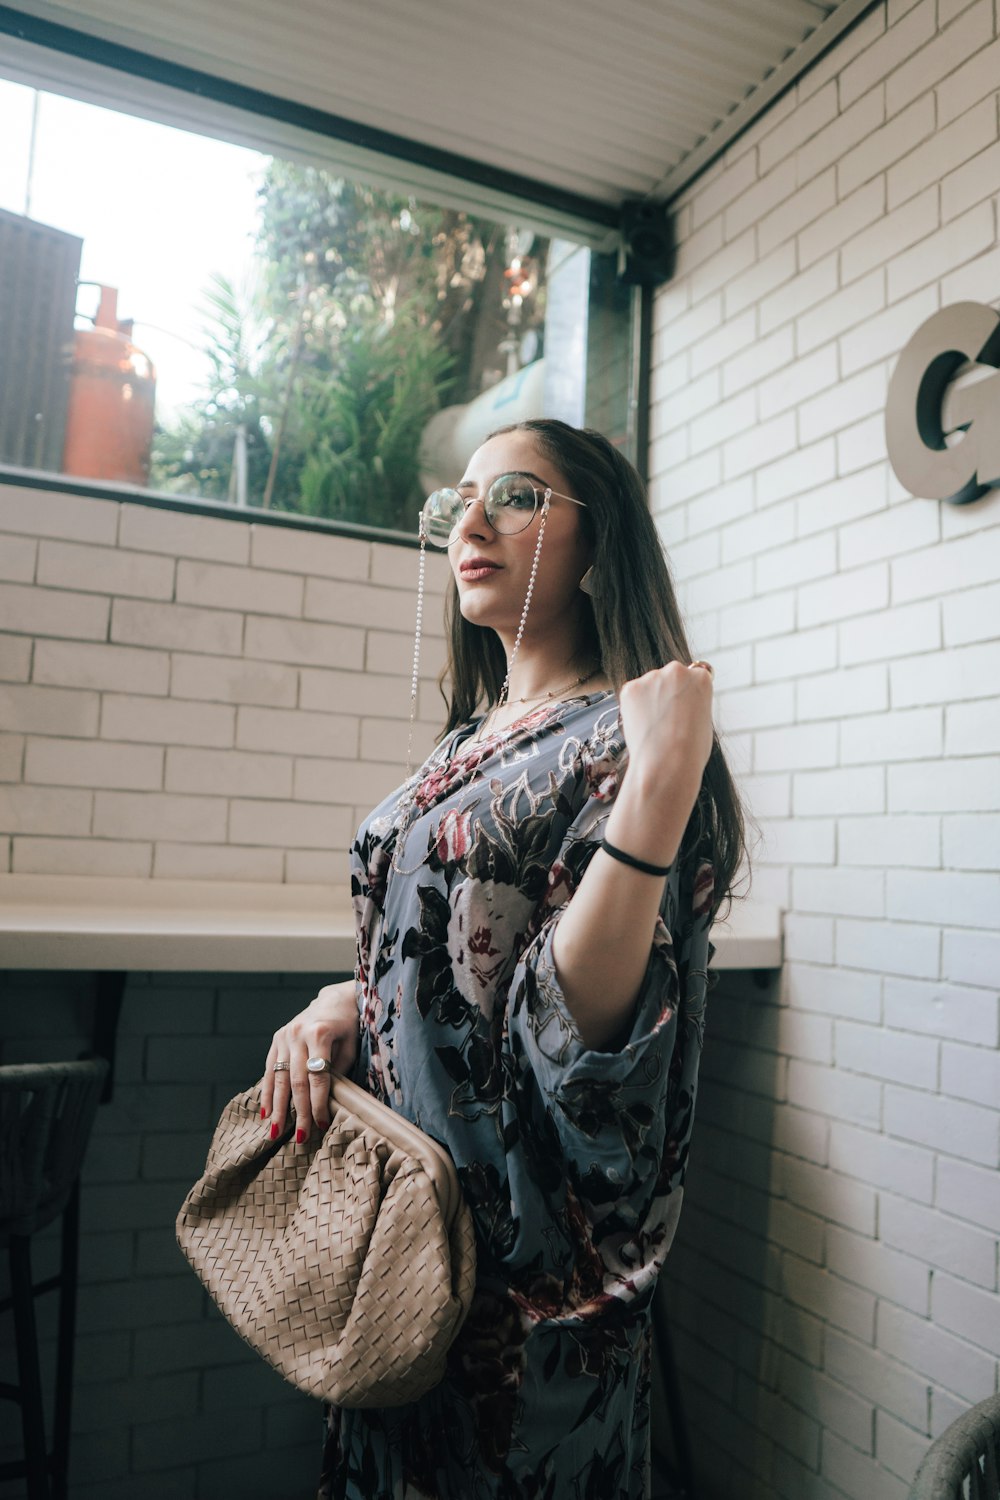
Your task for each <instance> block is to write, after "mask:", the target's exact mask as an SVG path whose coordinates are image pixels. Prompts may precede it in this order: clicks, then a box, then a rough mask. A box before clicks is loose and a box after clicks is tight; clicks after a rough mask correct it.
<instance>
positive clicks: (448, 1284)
mask: <svg viewBox="0 0 1000 1500" xmlns="http://www.w3.org/2000/svg"><path fill="white" fill-rule="evenodd" d="M330 1105H331V1118H330V1126H329V1129H328V1130H327V1131H326V1132H325V1133H324V1135H323V1136H322V1137H319V1136H318V1134H317V1132H315V1131H314V1132H313V1134H312V1136H311V1137H310V1139H309V1140H308V1141H306V1142H304V1143H303V1144H302V1145H298V1146H297V1145H295V1143H294V1140H293V1136H294V1121H292V1122H291V1123H289V1125H288V1127H287V1129H286V1131H285V1134H284V1136H283V1137H282V1138H281V1139H279V1140H277V1141H271V1140H269V1139H268V1138H267V1127H266V1125H264V1124H263V1123H262V1121H261V1118H260V1108H261V1105H260V1086H259V1085H258V1086H257V1087H256V1088H254V1089H252V1090H250V1092H249V1093H246V1094H238V1095H237V1096H236V1098H235V1099H232V1100H231V1101H230V1102H229V1104H228V1105H227V1106H226V1109H225V1110H224V1112H223V1115H222V1118H221V1119H220V1121H219V1123H218V1125H217V1126H216V1130H215V1135H214V1136H213V1138H212V1144H211V1147H210V1149H209V1153H208V1160H207V1162H206V1163H205V1172H204V1175H203V1176H202V1177H201V1178H200V1180H199V1181H198V1182H196V1183H195V1185H194V1187H193V1188H192V1189H191V1191H190V1192H189V1193H188V1195H187V1198H186V1199H185V1200H184V1204H183V1207H182V1208H181V1211H180V1213H179V1215H178V1217H177V1239H178V1243H179V1244H180V1247H181V1249H182V1250H183V1252H184V1254H185V1255H186V1256H187V1258H188V1260H189V1261H190V1262H191V1264H192V1266H193V1267H194V1269H195V1271H196V1272H197V1273H198V1275H199V1276H200V1278H201V1280H202V1281H203V1282H204V1284H205V1286H206V1287H207V1288H208V1290H209V1292H210V1293H211V1295H212V1297H213V1298H214V1299H215V1301H216V1303H217V1304H218V1306H219V1307H220V1309H221V1310H222V1312H223V1313H224V1314H225V1316H226V1317H227V1318H228V1320H229V1322H230V1323H232V1325H233V1327H234V1328H235V1329H236V1331H237V1332H238V1333H240V1334H241V1335H242V1336H243V1338H245V1339H246V1341H247V1343H248V1344H250V1345H251V1346H252V1347H253V1348H254V1349H256V1350H257V1352H258V1354H261V1355H263V1357H264V1358H265V1359H266V1360H267V1361H268V1363H269V1364H272V1365H273V1366H274V1367H275V1369H276V1370H279V1371H280V1372H281V1374H282V1375H284V1377H285V1378H286V1380H290V1381H291V1382H292V1384H293V1385H295V1386H297V1387H298V1388H299V1390H301V1391H305V1392H306V1393H307V1394H309V1395H311V1396H319V1397H322V1398H323V1399H324V1400H326V1401H331V1402H334V1403H336V1404H337V1405H339V1406H399V1405H402V1404H403V1403H404V1402H407V1401H414V1400H416V1399H417V1397H418V1396H422V1395H423V1394H424V1393H425V1392H426V1391H428V1390H430V1389H431V1387H432V1386H434V1385H436V1384H437V1383H438V1381H439V1380H440V1379H441V1377H442V1375H443V1374H444V1367H445V1358H446V1356H447V1352H448V1349H449V1347H450V1345H451V1344H452V1342H453V1340H454V1338H455V1335H456V1334H457V1333H458V1331H459V1329H460V1328H461V1326H462V1323H463V1321H464V1319H465V1316H466V1314H467V1313H468V1311H469V1305H470V1303H471V1301H472V1291H473V1285H474V1283H475V1275H476V1251H475V1238H474V1234H473V1228H472V1217H471V1215H470V1213H469V1209H468V1205H467V1204H466V1203H465V1201H464V1199H463V1198H462V1195H461V1192H460V1190H459V1184H458V1177H457V1175H456V1172H455V1167H454V1164H453V1162H452V1161H451V1158H450V1157H449V1156H448V1154H447V1152H446V1151H445V1150H444V1149H443V1147H441V1146H439V1145H438V1143H437V1142H436V1141H434V1140H432V1139H431V1138H430V1136H427V1135H425V1134H424V1133H423V1131H421V1130H418V1129H417V1127H416V1126H415V1125H411V1124H410V1122H409V1121H408V1120H405V1119H403V1118H402V1117H401V1116H400V1115H397V1114H394V1113H393V1111H392V1110H390V1109H387V1108H386V1106H385V1105H383V1104H380V1103H379V1102H378V1100H376V1099H373V1098H372V1096H371V1095H370V1094H367V1093H366V1092H365V1091H364V1089H361V1088H359V1087H358V1086H357V1085H356V1084H353V1083H351V1082H350V1081H349V1080H348V1079H345V1078H341V1077H339V1076H337V1075H336V1074H334V1075H333V1076H332V1078H331V1098H330Z"/></svg>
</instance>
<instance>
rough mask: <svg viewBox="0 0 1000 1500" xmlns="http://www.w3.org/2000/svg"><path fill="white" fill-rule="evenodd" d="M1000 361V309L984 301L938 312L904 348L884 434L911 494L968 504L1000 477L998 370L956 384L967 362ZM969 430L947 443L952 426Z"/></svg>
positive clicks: (892, 460)
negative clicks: (946, 418)
mask: <svg viewBox="0 0 1000 1500" xmlns="http://www.w3.org/2000/svg"><path fill="white" fill-rule="evenodd" d="M970 362H971V363H973V364H980V365H992V366H994V368H995V367H996V366H997V365H1000V314H998V313H996V312H994V311H993V309H992V308H991V307H983V306H982V305H981V304H980V303H978V302H957V303H955V305H954V306H953V307H944V308H942V309H941V311H940V312H936V313H934V314H933V316H932V317H930V318H928V319H927V322H926V323H924V324H922V325H921V327H920V328H918V329H917V331H916V333H915V334H914V335H913V337H912V338H911V339H910V341H909V343H908V344H907V345H906V347H905V349H904V350H903V352H902V354H901V355H900V356H899V363H898V364H897V366H896V368H895V370H894V371H893V375H892V379H891V380H890V382H889V395H888V400H887V401H886V408H885V437H886V446H887V448H888V451H889V462H890V463H891V464H892V467H893V469H894V471H895V474H896V477H897V479H898V480H899V482H900V483H901V484H902V485H903V486H904V487H905V488H906V489H908V490H909V492H910V494H911V495H916V496H919V497H922V498H924V499H926V500H950V501H952V502H953V503H954V504H959V505H961V504H964V503H965V502H966V501H968V500H976V499H978V497H979V496H980V495H982V494H984V493H985V492H986V490H988V489H989V488H991V486H993V485H998V484H1000V373H998V374H995V375H989V376H986V377H985V378H984V379H981V380H978V381H976V382H975V383H973V384H969V385H964V386H961V387H959V388H958V389H956V390H955V391H954V392H953V393H952V395H951V398H950V401H949V422H948V430H947V431H946V430H945V426H944V413H943V408H944V400H945V396H946V394H947V392H948V387H949V385H950V384H951V381H952V380H953V379H954V377H955V375H956V374H957V373H958V371H959V370H960V369H961V368H962V366H963V365H964V364H966V363H970ZM959 433H961V434H963V435H962V436H961V437H959V438H958V441H953V443H952V445H951V446H950V447H949V445H948V442H947V438H948V436H950V435H951V434H959Z"/></svg>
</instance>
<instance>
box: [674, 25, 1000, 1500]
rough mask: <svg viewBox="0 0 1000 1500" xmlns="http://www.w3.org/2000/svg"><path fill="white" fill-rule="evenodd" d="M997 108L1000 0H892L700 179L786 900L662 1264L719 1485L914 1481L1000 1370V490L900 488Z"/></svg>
mask: <svg viewBox="0 0 1000 1500" xmlns="http://www.w3.org/2000/svg"><path fill="white" fill-rule="evenodd" d="M998 105H1000V39H998V15H997V9H996V7H995V6H994V5H993V3H992V0H973V3H972V4H957V5H956V4H954V3H951V0H917V3H915V4H914V3H912V0H903V3H896V0H887V3H885V4H881V5H877V6H875V7H874V8H873V9H872V10H870V11H869V12H868V13H867V14H866V16H865V18H864V20H863V21H862V22H861V23H860V24H859V25H858V26H856V27H855V28H854V29H853V30H852V31H851V32H850V33H849V34H848V35H847V36H846V37H845V38H843V39H842V41H841V42H840V43H839V44H838V46H837V47H836V48H834V49H833V50H832V51H831V52H830V53H829V54H827V55H826V56H825V57H824V58H822V59H821V61H820V62H819V63H818V64H817V65H816V66H815V67H814V68H813V69H812V71H811V72H810V73H809V74H808V75H806V77H805V78H803V79H802V80H801V81H800V83H799V84H798V86H797V88H796V89H795V90H793V91H792V93H791V94H790V95H786V96H785V97H784V98H783V99H782V100H781V101H780V102H779V103H778V104H777V105H776V106H775V107H774V109H773V110H772V111H771V112H770V114H769V115H768V116H766V117H765V118H764V119H762V120H761V121H759V122H758V123H757V124H756V125H755V126H754V127H753V129H752V130H751V131H749V132H748V133H747V135H745V136H744V137H743V138H742V139H741V140H739V141H737V142H736V143H735V144H734V146H733V147H732V148H731V150H730V152H729V154H728V157H727V159H726V160H724V161H723V163H722V164H721V165H718V166H717V167H716V168H715V169H713V171H712V172H710V173H709V174H707V176H706V180H705V183H704V184H702V185H699V184H698V183H695V184H694V185H693V186H692V187H691V188H690V189H689V190H688V192H687V193H686V195H685V197H684V199H683V201H682V202H681V203H680V204H679V205H675V207H676V208H678V209H679V212H678V218H677V223H678V226H679V237H680V244H679V258H678V267H679V269H678V274H677V276H676V277H675V279H674V280H673V281H672V282H671V283H670V285H669V286H668V287H666V288H664V289H663V291H662V292H661V293H660V295H659V299H658V301H659V305H658V309H657V316H656V319H655V330H656V331H655V344H654V350H655V366H656V370H655V372H654V389H655V390H656V391H657V403H658V404H657V406H656V408H655V421H656V424H657V429H656V430H658V431H662V432H664V433H669V434H670V440H671V446H670V449H669V450H668V449H666V448H664V449H655V450H654V456H653V466H654V473H653V476H652V494H653V500H654V508H655V511H656V514H657V518H658V522H659V525H660V528H661V532H662V535H663V537H664V540H665V542H666V545H667V547H668V549H669V551H670V553H671V558H672V561H673V563H674V570H675V576H676V577H677V579H678V582H679V587H680V590H681V594H682V598H683V602H684V605H685V608H686V611H687V614H688V619H689V622H690V626H691V633H692V637H693V640H692V645H693V647H694V650H695V652H696V654H702V655H705V656H708V657H710V658H712V659H714V661H715V663H716V685H717V690H718V693H717V696H718V721H719V724H720V726H721V727H722V728H724V729H725V730H726V731H727V733H728V734H729V736H730V740H731V743H732V744H733V746H734V750H738V754H737V755H734V760H735V763H736V765H737V766H738V769H739V771H740V774H741V778H742V782H743V786H744V789H745V792H746V795H747V797H748V800H749V801H750V804H751V806H752V808H753V810H754V812H755V814H756V816H757V819H758V821H759V824H760V828H761V833H762V837H763V842H762V844H761V845H760V846H759V847H758V848H757V850H756V862H757V871H756V879H757V882H758V886H757V889H758V890H760V891H764V890H766V891H767V892H768V893H782V892H783V893H784V897H783V899H784V901H785V902H786V904H787V907H788V911H787V915H786V963H785V969H784V971H783V973H782V975H781V976H780V979H775V980H773V981H772V982H771V984H770V985H769V987H768V988H766V989H763V990H760V989H755V988H754V987H753V986H752V985H751V984H750V982H749V981H748V980H745V981H737V980H735V979H729V980H727V981H726V982H725V983H723V984H720V985H719V987H718V989H717V990H716V991H715V993H714V995H713V998H712V1006H711V1012H710V1017H709V1034H708V1039H707V1050H706V1054H705V1070H704V1077H703V1083H702V1090H701V1099H700V1103H699V1109H700V1110H701V1119H700V1129H699V1131H698V1132H696V1136H695V1141H694V1146H693V1151H692V1160H691V1171H690V1174H689V1178H688V1189H687V1202H686V1206H685V1213H684V1214H683V1215H682V1218H681V1224H680V1229H679V1233H678V1241H677V1245H676V1247H675V1251H674V1253H673V1257H672V1260H671V1262H670V1263H669V1265H668V1271H667V1285H668V1290H667V1300H668V1304H669V1307H670V1310H671V1315H672V1319H673V1322H674V1326H675V1328H676V1330H677V1351H678V1357H679V1361H680V1364H681V1368H682V1375H683V1378H684V1388H685V1392H686V1395H687V1405H688V1411H689V1416H690V1419H691V1422H692V1425H693V1427H694V1429H695V1430H694V1443H695V1451H696V1454H697V1455H698V1456H699V1460H700V1462H701V1465H702V1471H703V1472H702V1476H701V1478H702V1493H703V1494H704V1495H706V1496H707V1497H709V1500H728V1497H729V1496H731V1495H733V1494H736V1493H740V1494H746V1495H752V1496H756V1497H761V1500H765V1497H766V1500H772V1497H782V1500H784V1497H787V1500H844V1497H848V1500H860V1497H862V1496H863V1497H864V1500H904V1497H905V1495H906V1491H907V1487H908V1484H909V1481H910V1479H911V1478H912V1475H913V1471H914V1469H915V1467H916V1465H917V1463H918V1462H919V1459H920V1457H921V1455H922V1453H923V1452H924V1451H925V1449H926V1447H927V1445H928V1444H929V1442H930V1440H931V1438H932V1436H936V1435H937V1434H938V1433H939V1432H940V1431H941V1430H942V1429H943V1428H944V1426H945V1425H947V1422H948V1421H949V1420H951V1419H952V1418H953V1417H954V1416H956V1415H957V1414H958V1412H959V1411H960V1410H962V1409H963V1407H964V1406H966V1405H968V1404H969V1403H971V1402H973V1401H976V1400H978V1399H980V1398H982V1397H984V1396H986V1395H988V1394H991V1393H992V1392H994V1391H995V1390H996V1389H997V1381H998V1355H1000V1344H998V1340H997V1337H996V1326H997V1306H998V1302H997V1293H998V1281H997V1271H998V1240H1000V1209H998V1207H997V1204H998V1203H1000V1178H998V1176H997V1169H998V1167H1000V995H998V988H1000V981H998V975H1000V875H998V873H997V871H998V867H1000V715H998V711H997V684H998V683H1000V624H998V622H1000V585H998V584H997V582H996V579H997V577H998V576H1000V496H998V495H991V496H989V497H987V498H985V499H983V500H981V501H979V502H977V503H975V504H972V505H968V506H964V507H960V508H959V507H952V506H948V505H942V504H938V503H936V502H931V501H924V500H914V499H912V498H911V497H909V496H908V495H906V494H905V493H904V492H903V491H902V489H901V487H900V485H899V484H898V482H897V481H896V479H895V478H894V476H893V475H892V474H891V471H890V470H889V466H888V463H887V461H886V456H885V442H884V435H883V427H882V420H883V419H882V411H883V407H884V402H885V392H886V386H887V382H888V379H889V376H890V374H891V372H892V369H893V367H894V364H895V361H896V359H897V357H898V354H899V351H900V349H901V348H902V345H903V344H904V343H905V342H906V340H907V339H908V338H909V337H910V335H911V334H912V333H913V332H914V331H915V330H916V328H917V327H918V326H919V325H920V323H921V322H922V321H923V320H924V319H925V318H927V317H928V316H929V315H930V313H932V312H933V311H935V310H936V309H937V308H939V307H941V306H945V305H947V304H948V303H949V302H953V301H956V300H959V299H961V298H966V297H971V298H975V299H978V300H982V301H986V302H989V303H991V304H993V305H995V306H1000V237H998V224H997V212H998V203H1000V125H998ZM700 372H703V373H700ZM696 374H699V378H697V379H692V378H691V377H692V376H694V375H696ZM671 454H683V455H684V457H683V459H682V460H678V461H677V462H676V463H675V462H673V461H672V460H671ZM720 1434H725V1435H726V1436H725V1438H723V1437H721V1436H720Z"/></svg>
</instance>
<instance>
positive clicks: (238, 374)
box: [150, 273, 274, 500]
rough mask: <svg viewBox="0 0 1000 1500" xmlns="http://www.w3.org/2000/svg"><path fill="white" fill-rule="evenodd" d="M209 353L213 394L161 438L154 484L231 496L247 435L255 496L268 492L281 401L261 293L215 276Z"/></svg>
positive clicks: (207, 324)
mask: <svg viewBox="0 0 1000 1500" xmlns="http://www.w3.org/2000/svg"><path fill="white" fill-rule="evenodd" d="M203 336H204V349H205V353H206V354H207V355H208V359H209V364H210V366H211V371H212V377H211V383H210V386H209V391H208V394H207V395H206V396H205V397H204V398H203V399H202V400H200V401H196V402H193V403H192V404H191V405H190V406H189V407H187V408H186V409H185V410H184V411H182V412H181V413H180V415H179V417H178V419H177V421H176V423H175V424H174V425H173V426H172V427H167V428H164V427H159V428H158V429H157V432H156V436H155V438H154V445H153V463H152V471H151V474H150V484H151V486H152V487H153V488H155V489H168V490H173V491H175V492H179V493H182V494H189V495H203V496H205V497H206V498H208V499H210V500H226V499H228V498H229V492H230V486H231V482H232V468H233V453H234V449H235V445H236V434H237V430H238V429H239V428H240V427H243V429H244V431H245V433H246V446H247V490H248V494H249V495H250V496H259V495H261V494H263V491H264V485H265V483H266V480H267V471H268V465H269V464H270V459H271V450H270V443H269V440H268V435H267V427H268V421H267V413H268V412H269V411H270V410H272V409H273V404H274V395H273V391H272V390H271V389H270V388H269V384H268V381H267V379H266V374H267V363H266V357H265V354H264V350H265V331H264V327H263V319H262V310H261V306H260V298H259V291H258V289H257V288H256V287H254V286H252V285H251V286H248V287H245V288H243V290H242V291H241V292H238V291H237V290H236V288H235V287H234V286H233V285H232V283H231V282H230V281H228V280H227V279H226V277H224V276H222V275H220V274H218V273H214V274H213V275H212V277H211V279H210V283H209V286H208V288H207V290H206V292H205V294H204V304H203Z"/></svg>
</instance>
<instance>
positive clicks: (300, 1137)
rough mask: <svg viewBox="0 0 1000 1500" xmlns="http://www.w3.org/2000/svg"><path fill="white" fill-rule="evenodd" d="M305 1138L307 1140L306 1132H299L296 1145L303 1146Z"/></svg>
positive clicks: (296, 1134)
mask: <svg viewBox="0 0 1000 1500" xmlns="http://www.w3.org/2000/svg"><path fill="white" fill-rule="evenodd" d="M305 1138H306V1133H305V1131H304V1130H297V1131H296V1132H295V1144H296V1146H301V1145H302V1142H303V1141H304V1140H305Z"/></svg>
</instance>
